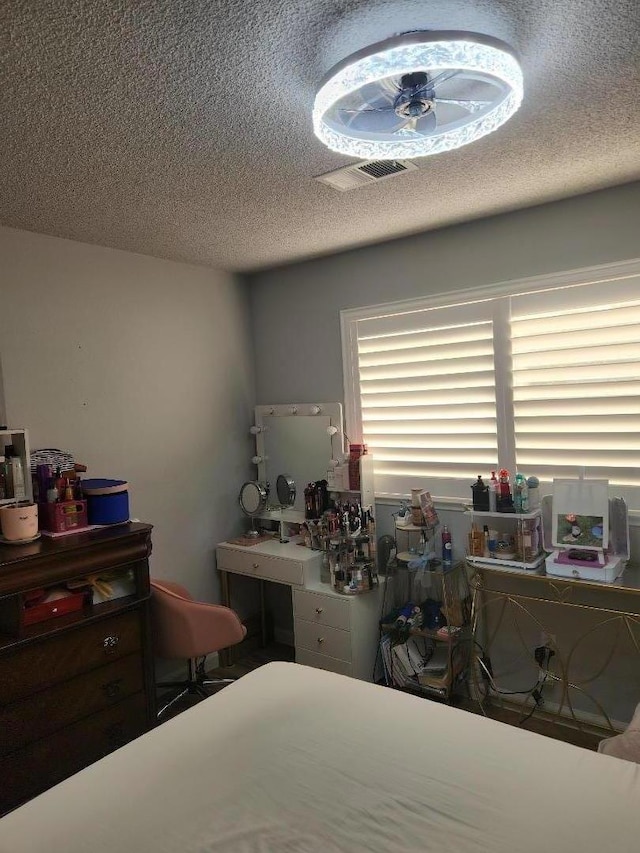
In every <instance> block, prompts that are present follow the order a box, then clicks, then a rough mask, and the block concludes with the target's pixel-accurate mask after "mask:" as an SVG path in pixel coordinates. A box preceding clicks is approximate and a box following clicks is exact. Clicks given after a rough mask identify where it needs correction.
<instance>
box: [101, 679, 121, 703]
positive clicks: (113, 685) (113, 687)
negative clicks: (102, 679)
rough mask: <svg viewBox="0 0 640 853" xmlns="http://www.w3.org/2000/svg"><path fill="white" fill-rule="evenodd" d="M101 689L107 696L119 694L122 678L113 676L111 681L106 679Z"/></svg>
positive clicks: (113, 696)
mask: <svg viewBox="0 0 640 853" xmlns="http://www.w3.org/2000/svg"><path fill="white" fill-rule="evenodd" d="M102 689H103V690H104V692H105V694H106V695H107V698H109V699H115V698H116V696H119V695H120V691H121V690H122V679H121V678H114V680H113V681H108V682H107V683H106V684H103V685H102Z"/></svg>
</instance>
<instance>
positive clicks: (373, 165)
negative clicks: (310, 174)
mask: <svg viewBox="0 0 640 853" xmlns="http://www.w3.org/2000/svg"><path fill="white" fill-rule="evenodd" d="M417 168H418V167H417V166H416V164H415V163H412V162H411V160H365V161H364V162H363V163H356V165H355V166H345V167H344V168H342V169H336V170H335V171H334V172H327V173H326V175H318V176H317V178H316V181H320V182H321V183H323V184H329V186H330V187H333V188H334V189H336V190H340V191H341V192H345V190H355V189H357V188H358V187H366V186H367V185H368V184H376V183H378V181H384V180H386V179H387V178H393V177H395V176H396V175H401V174H402V173H403V172H410V171H411V170H412V169H417Z"/></svg>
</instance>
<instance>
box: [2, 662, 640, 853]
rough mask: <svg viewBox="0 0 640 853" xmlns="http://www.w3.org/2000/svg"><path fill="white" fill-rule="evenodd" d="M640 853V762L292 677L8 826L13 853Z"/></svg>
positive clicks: (292, 673) (147, 744) (205, 713)
mask: <svg viewBox="0 0 640 853" xmlns="http://www.w3.org/2000/svg"><path fill="white" fill-rule="evenodd" d="M1 781H2V780H0V783H1ZM639 849H640V765H636V764H632V763H630V762H627V761H622V760H620V759H616V758H611V757H609V756H605V755H598V754H596V753H591V752H588V751H586V750H581V749H579V748H577V747H573V746H569V745H567V744H564V743H560V742H557V741H553V740H550V739H548V738H544V737H542V736H540V735H535V734H531V733H528V732H525V731H521V730H519V729H516V728H513V727H509V726H506V725H503V724H501V723H497V722H493V721H491V720H487V719H484V718H482V717H476V716H474V715H472V714H468V713H466V712H464V711H460V710H457V709H452V708H449V707H447V706H444V705H439V704H436V703H433V702H428V701H425V700H422V699H418V698H415V697H412V696H408V695H405V694H401V693H398V692H397V691H393V690H389V689H386V688H383V687H378V686H375V685H372V684H366V683H364V682H360V681H355V680H353V679H350V678H345V677H343V676H339V675H334V674H332V673H328V672H324V671H321V670H315V669H309V668H307V667H302V666H298V665H296V664H283V663H274V664H269V665H267V666H264V667H262V668H261V669H259V670H257V671H256V672H254V673H252V674H251V675H249V676H246V677H244V678H243V679H241V680H240V681H239V682H237V683H236V684H234V685H232V686H230V687H227V688H225V689H224V690H223V691H222V692H221V693H219V694H218V695H217V696H214V697H212V698H211V699H207V700H206V701H204V702H202V703H200V704H199V705H197V706H196V707H195V708H193V709H192V710H190V711H186V712H185V713H183V714H181V715H180V716H179V717H176V718H175V719H173V720H170V721H168V722H167V723H165V724H164V725H162V726H160V727H159V728H157V729H155V730H154V731H152V732H149V733H148V734H147V735H144V736H143V737H141V738H139V739H138V740H137V741H135V742H133V743H132V744H129V745H128V746H127V747H124V748H123V749H121V750H118V751H117V752H115V753H113V754H112V755H109V756H107V757H106V758H104V759H103V760H102V761H99V762H98V763H96V764H94V765H92V766H91V767H88V768H86V769H85V770H83V771H82V772H81V773H78V774H77V775H76V776H74V777H72V778H70V779H68V780H66V781H65V782H63V783H62V784H60V785H58V786H57V787H55V788H53V789H52V790H50V791H48V792H46V793H45V794H42V795H41V796H40V797H37V798H36V799H35V800H32V801H31V802H29V803H27V804H26V805H25V806H22V807H21V808H20V809H17V810H16V811H14V812H12V813H11V814H9V815H7V816H6V817H5V818H3V819H2V820H0V851H2V853H36V851H37V853H45V851H47V853H51V852H52V851H53V853H58V851H59V853H80V851H82V853H106V851H109V853H115V852H116V851H118V853H127V851H131V853H146V851H149V853H151V852H152V851H153V853H178V851H179V853H205V851H207V853H213V852H214V851H242V853H245V851H246V853H249V851H256V853H258V851H260V853H263V851H282V853H294V851H295V853H298V851H305V853H307V852H308V851H313V853H316V852H317V853H335V851H350V852H351V851H359V850H367V851H380V853H383V851H384V853H388V851H401V850H402V851H413V850H416V851H418V850H420V851H438V853H467V851H469V853H470V851H473V853H479V851H487V853H488V851H491V853H503V851H504V853H507V851H509V853H514V852H515V851H517V853H529V851H530V853H541V851H545V853H549V851H553V853H561V851H576V853H603V851H605V853H609V851H611V853H632V851H633V853H637V851H638V850H639Z"/></svg>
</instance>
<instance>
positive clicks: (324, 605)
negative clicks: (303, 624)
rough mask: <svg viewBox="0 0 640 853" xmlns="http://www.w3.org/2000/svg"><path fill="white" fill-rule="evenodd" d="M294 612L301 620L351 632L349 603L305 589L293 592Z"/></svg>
mask: <svg viewBox="0 0 640 853" xmlns="http://www.w3.org/2000/svg"><path fill="white" fill-rule="evenodd" d="M293 612H294V613H295V615H296V616H298V617H299V618H300V619H306V620H307V621H308V622H316V623H317V624H319V625H329V626H330V627H331V628H342V629H343V630H345V631H348V630H349V602H348V601H341V600H340V599H339V598H333V597H331V596H329V595H322V593H318V592H307V591H306V590H303V589H294V591H293Z"/></svg>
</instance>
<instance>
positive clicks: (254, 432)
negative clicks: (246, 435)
mask: <svg viewBox="0 0 640 853" xmlns="http://www.w3.org/2000/svg"><path fill="white" fill-rule="evenodd" d="M249 432H250V433H251V435H258V434H259V433H261V432H264V427H261V426H252V427H249Z"/></svg>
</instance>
